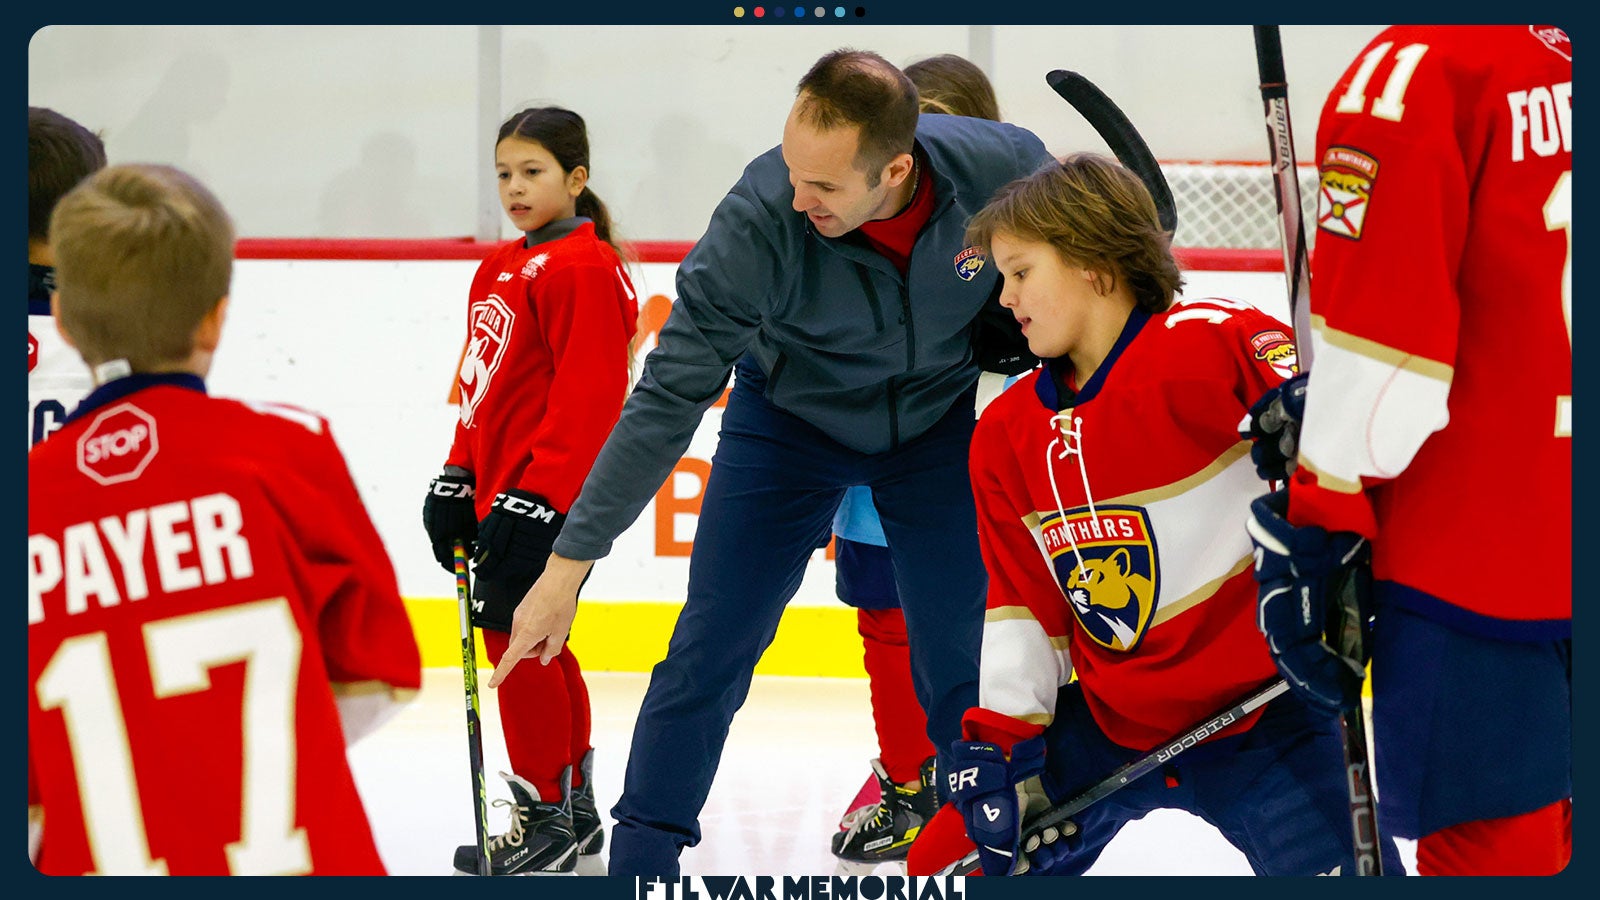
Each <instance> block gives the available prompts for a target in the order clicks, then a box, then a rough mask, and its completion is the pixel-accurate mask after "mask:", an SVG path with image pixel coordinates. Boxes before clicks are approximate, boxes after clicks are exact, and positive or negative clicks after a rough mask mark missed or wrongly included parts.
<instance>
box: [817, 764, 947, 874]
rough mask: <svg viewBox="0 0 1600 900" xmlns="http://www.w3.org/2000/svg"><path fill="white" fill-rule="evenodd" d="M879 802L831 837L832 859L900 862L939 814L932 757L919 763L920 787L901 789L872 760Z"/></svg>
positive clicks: (849, 861) (859, 862) (861, 862)
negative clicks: (935, 814) (918, 836)
mask: <svg viewBox="0 0 1600 900" xmlns="http://www.w3.org/2000/svg"><path fill="white" fill-rule="evenodd" d="M872 770H873V772H874V773H876V775H877V777H878V790H879V791H880V793H881V797H882V799H880V800H879V801H878V805H877V807H876V808H871V809H869V811H868V813H867V814H866V815H863V816H861V817H860V818H858V819H857V820H856V821H855V822H854V823H853V824H851V826H850V827H849V828H847V829H845V830H844V831H841V832H839V833H838V834H836V835H834V836H833V855H834V856H837V857H839V859H841V860H843V861H845V862H848V863H857V864H876V863H880V862H887V861H890V860H903V859H905V858H906V853H907V851H909V850H910V849H911V842H912V841H913V840H915V839H916V837H917V834H918V833H919V832H921V831H922V826H924V825H926V824H927V823H928V820H929V819H932V818H933V816H934V813H936V812H938V811H939V799H938V794H937V792H936V791H935V790H934V780H933V778H934V774H933V757H931V756H930V757H928V759H927V760H925V761H924V762H923V763H922V770H921V779H920V780H921V784H920V785H919V786H918V787H916V788H903V787H901V786H899V785H897V784H895V783H894V782H893V781H891V780H889V773H888V772H887V771H885V770H884V768H883V763H881V762H880V761H878V760H876V759H874V760H873V761H872Z"/></svg>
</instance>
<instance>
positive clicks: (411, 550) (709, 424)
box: [210, 260, 1288, 606]
mask: <svg viewBox="0 0 1600 900" xmlns="http://www.w3.org/2000/svg"><path fill="white" fill-rule="evenodd" d="M476 265H477V264H476V262H474V261H460V262H335V261H312V262H306V261H262V260H243V261H240V262H239V263H237V264H236V267H235V271H234V284H233V296H232V302H231V304H230V306H229V317H228V322H227V330H226V332H225V334H224V338H223V345H222V347H221V349H220V350H219V352H218V356H217V360H216V364H215V367H214V368H213V370H212V373H211V377H210V387H211V390H212V393H214V394H216V395H218V396H228V397H241V398H247V399H256V400H275V401H281V402H286V403H293V404H296V405H299V406H303V407H306V408H309V409H313V410H316V411H318V412H320V413H322V414H323V415H326V416H328V417H329V419H330V420H331V422H332V426H333V432H334V435H335V437H336V438H337V439H338V441H339V443H340V445H341V447H343V449H344V452H345V456H346V459H347V461H348V462H349V464H350V468H351V471H352V473H353V474H354V476H355V479H356V484H357V486H358V487H359V489H360V491H361V495H362V497H363V499H364V500H365V501H366V504H367V507H368V509H369V511H370V512H371V514H372V517H373V521H374V522H375V523H376V524H377V526H378V531H379V533H380V534H381V535H382V536H383V540H384V544H385V546H386V547H387V548H388V551H389V555H390V558H391V559H392V560H393V561H394V564H395V569H396V571H397V572H398V574H399V577H400V588H401V591H402V592H403V593H404V594H405V595H406V596H408V597H450V596H453V594H454V590H455V588H454V580H453V578H452V577H451V576H450V575H449V574H447V573H446V572H445V571H444V570H443V569H441V568H439V566H438V565H437V564H436V563H435V562H434V561H433V555H432V552H431V550H430V549H429V546H428V542H427V538H426V536H425V534H424V532H423V529H422V498H423V492H424V489H425V488H426V487H427V484H428V480H429V479H430V478H432V477H433V476H434V475H435V474H436V473H437V472H438V471H439V467H440V466H441V465H442V464H443V462H444V457H445V453H446V451H447V450H448V449H449V446H450V439H451V436H452V431H453V428H454V423H455V419H456V408H455V407H454V406H451V405H449V403H448V402H447V397H448V394H449V389H450V384H451V380H452V379H453V378H454V376H455V367H456V363H457V360H458V359H459V355H460V352H461V341H462V339H463V338H464V335H465V305H466V292H467V286H468V284H469V283H470V282H471V279H472V273H473V271H474V270H475V269H476ZM676 268H677V267H676V266H674V265H667V264H650V265H644V266H640V267H639V270H638V271H637V273H636V275H637V278H636V282H637V284H638V286H639V289H640V293H641V298H647V297H649V296H650V295H652V294H661V295H663V296H665V297H668V298H670V297H672V296H673V275H674V273H675V272H676ZM1186 278H1187V280H1188V286H1187V289H1186V290H1185V295H1186V296H1190V297H1198V296H1212V295H1218V294H1220V295H1224V296H1231V297H1236V298H1239V299H1242V300H1247V301H1249V302H1252V303H1255V304H1256V305H1258V306H1260V307H1262V308H1263V309H1265V310H1267V311H1268V312H1270V313H1272V314H1274V315H1276V316H1278V317H1279V318H1286V317H1287V314H1288V301H1287V299H1286V298H1287V293H1286V288H1285V285H1284V279H1283V276H1282V275H1281V274H1276V273H1264V274H1241V273H1229V272H1188V273H1186ZM652 346H653V341H652V342H650V343H649V344H646V345H644V346H642V347H641V348H640V352H641V353H644V352H647V351H648V350H649V349H650V347H652ZM720 421H721V413H720V411H718V410H712V411H711V412H710V413H708V414H707V416H706V418H705V420H704V421H703V422H702V423H701V426H700V430H699V431H698V432H697V433H696V435H695V438H694V440H693V442H692V443H691V445H690V448H689V452H688V455H689V456H691V457H695V458H698V459H702V460H710V459H711V456H712V453H713V451H714V450H715V448H716V433H717V428H718V426H719V424H720ZM699 489H700V485H698V484H696V483H694V481H693V479H683V480H682V483H680V484H679V485H678V486H677V489H676V492H677V494H678V495H679V496H693V495H695V494H697V493H698V492H699ZM694 524H695V517H693V516H690V515H680V516H678V517H677V521H676V522H675V523H674V532H675V534H674V537H675V538H676V539H677V540H680V541H688V540H692V538H693V528H694ZM656 544H657V534H656V522H655V504H654V503H652V504H651V505H650V506H648V507H646V509H645V511H644V513H643V514H642V515H641V516H640V518H639V520H638V522H636V523H635V524H634V526H633V527H632V528H631V529H629V530H628V532H627V533H625V534H624V535H623V536H622V537H621V538H620V539H619V540H618V541H617V542H616V545H615V548H614V550H613V552H612V554H611V556H609V557H607V558H606V559H604V560H602V561H601V563H600V564H599V565H597V566H596V567H595V570H594V575H593V577H592V578H591V579H590V581H589V584H588V586H587V587H586V588H585V589H584V596H585V597H589V598H593V599H598V600H659V601H668V602H681V601H682V600H683V595H684V586H685V585H686V584H687V582H688V571H689V570H688V559H687V557H684V556H657V555H656V552H655V548H656ZM795 602H796V603H797V604H799V605H813V606H829V605H833V604H835V603H837V601H836V600H835V599H834V595H833V565H832V563H830V562H828V561H826V560H825V559H824V558H823V554H822V553H821V552H820V551H819V552H818V554H817V556H816V558H815V560H814V562H813V564H812V566H811V569H810V571H809V572H808V573H807V576H806V580H805V582H804V583H803V584H802V585H801V589H800V594H799V595H798V596H797V597H796V600H795Z"/></svg>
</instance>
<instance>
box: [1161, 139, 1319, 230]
mask: <svg viewBox="0 0 1600 900" xmlns="http://www.w3.org/2000/svg"><path fill="white" fill-rule="evenodd" d="M1296 169H1297V171H1298V174H1299V176H1300V178H1299V180H1300V205H1301V208H1302V209H1303V211H1304V216H1305V226H1306V227H1305V232H1306V242H1307V246H1308V249H1309V247H1310V246H1313V245H1314V244H1315V242H1316V232H1317V228H1316V215H1317V167H1316V166H1315V165H1313V164H1310V163H1302V164H1300V165H1298V166H1297V167H1296ZM1161 171H1162V172H1163V173H1165V174H1166V176H1167V183H1168V185H1170V186H1171V188H1172V199H1173V203H1174V205H1175V206H1176V207H1177V211H1178V230H1177V233H1176V234H1175V235H1174V236H1173V239H1172V243H1173V246H1175V247H1192V248H1199V247H1204V248H1215V249H1228V250H1278V251H1280V252H1281V250H1282V248H1281V245H1280V244H1279V241H1278V205H1277V201H1276V200H1274V199H1273V195H1272V181H1273V180H1272V171H1271V169H1269V168H1268V167H1267V164H1266V163H1249V162H1195V161H1189V160H1185V161H1181V162H1162V163H1161Z"/></svg>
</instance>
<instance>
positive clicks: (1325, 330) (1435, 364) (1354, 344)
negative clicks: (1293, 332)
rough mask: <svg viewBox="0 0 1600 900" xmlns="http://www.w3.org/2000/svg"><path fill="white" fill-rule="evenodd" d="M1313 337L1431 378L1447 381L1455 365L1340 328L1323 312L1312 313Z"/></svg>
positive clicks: (1451, 376) (1322, 342)
mask: <svg viewBox="0 0 1600 900" xmlns="http://www.w3.org/2000/svg"><path fill="white" fill-rule="evenodd" d="M1311 334H1312V339H1313V340H1314V341H1316V342H1318V344H1319V347H1318V349H1321V347H1320V345H1327V346H1331V347H1338V348H1339V349H1341V350H1345V351H1348V352H1350V353H1353V354H1355V355H1357V356H1364V357H1366V358H1367V359H1370V360H1373V361H1375V362H1379V363H1382V364H1384V365H1385V366H1388V367H1390V368H1393V369H1400V370H1401V371H1405V372H1413V373H1415V374H1417V375H1421V376H1422V377H1424V378H1432V379H1433V380H1435V381H1442V382H1444V383H1445V384H1449V383H1450V382H1451V381H1452V380H1454V378H1455V367H1454V366H1451V365H1450V364H1448V363H1442V362H1439V361H1437V360H1432V359H1427V358H1426V357H1421V356H1418V355H1416V354H1415V353H1407V352H1406V351H1404V350H1396V349H1395V348H1393V347H1390V346H1388V345H1387V344H1380V343H1378V342H1377V341H1374V340H1369V339H1367V338H1364V337H1360V336H1358V335H1354V334H1351V333H1350V332H1348V331H1340V330H1339V329H1337V328H1332V327H1330V326H1329V325H1328V320H1327V319H1326V318H1324V317H1322V316H1312V317H1311Z"/></svg>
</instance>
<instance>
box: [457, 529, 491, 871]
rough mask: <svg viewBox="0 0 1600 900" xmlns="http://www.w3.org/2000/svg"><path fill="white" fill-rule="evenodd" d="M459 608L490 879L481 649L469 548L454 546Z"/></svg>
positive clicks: (483, 852) (477, 817) (482, 852)
mask: <svg viewBox="0 0 1600 900" xmlns="http://www.w3.org/2000/svg"><path fill="white" fill-rule="evenodd" d="M455 556H456V561H455V567H456V606H457V607H458V608H459V610H460V613H461V678H462V680H463V681H465V682H466V688H467V762H468V764H469V765H470V766H471V767H472V812H473V822H474V824H475V825H476V826H477V829H478V874H479V875H491V874H493V868H492V866H491V865H490V861H489V789H488V786H487V785H486V784H485V778H484V774H483V726H482V723H481V722H480V721H479V719H478V648H477V647H476V646H474V644H473V642H472V612H471V609H472V589H471V587H470V586H469V585H468V582H467V548H466V545H465V544H464V543H462V542H461V541H456V545H455Z"/></svg>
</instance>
